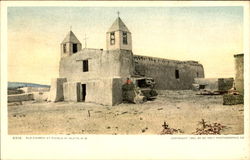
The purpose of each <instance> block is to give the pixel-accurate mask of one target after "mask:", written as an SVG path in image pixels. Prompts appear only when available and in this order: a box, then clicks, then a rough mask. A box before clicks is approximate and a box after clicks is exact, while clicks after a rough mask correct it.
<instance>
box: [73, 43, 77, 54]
mask: <svg viewBox="0 0 250 160" xmlns="http://www.w3.org/2000/svg"><path fill="white" fill-rule="evenodd" d="M76 52H77V44H76V43H73V53H76Z"/></svg>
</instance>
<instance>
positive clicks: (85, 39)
mask: <svg viewBox="0 0 250 160" xmlns="http://www.w3.org/2000/svg"><path fill="white" fill-rule="evenodd" d="M87 39H88V37H86V34H85V36H84V39H83V40H84V42H85V48H87Z"/></svg>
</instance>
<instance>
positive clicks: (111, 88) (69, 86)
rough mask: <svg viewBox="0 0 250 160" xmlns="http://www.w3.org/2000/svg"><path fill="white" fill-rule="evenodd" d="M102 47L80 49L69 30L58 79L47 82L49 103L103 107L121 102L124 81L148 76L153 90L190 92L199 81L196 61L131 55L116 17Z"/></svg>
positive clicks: (126, 31)
mask: <svg viewBox="0 0 250 160" xmlns="http://www.w3.org/2000/svg"><path fill="white" fill-rule="evenodd" d="M106 47H107V50H103V49H89V48H83V49H82V44H81V42H80V41H79V40H78V39H77V37H76V36H75V34H74V33H73V32H72V31H70V32H69V33H68V34H67V36H66V37H65V39H64V40H63V42H62V43H61V59H60V68H59V78H57V79H53V80H52V83H51V91H50V100H51V101H62V100H64V101H75V102H79V101H85V102H94V103H98V104H103V105H116V104H119V103H121V102H122V85H123V84H124V82H125V80H126V79H127V78H133V77H144V76H145V77H151V78H154V80H155V82H156V89H170V90H183V89H191V88H192V83H193V81H194V78H197V77H198V78H203V77H204V69H203V66H202V65H201V64H199V63H198V62H196V61H175V60H168V59H162V58H153V57H147V56H139V55H134V54H133V52H132V34H131V32H130V31H129V29H128V28H127V26H126V25H125V24H124V22H123V21H122V20H121V18H120V17H119V16H118V18H117V19H116V20H115V21H114V23H113V24H112V26H111V27H110V28H109V30H108V31H107V32H106Z"/></svg>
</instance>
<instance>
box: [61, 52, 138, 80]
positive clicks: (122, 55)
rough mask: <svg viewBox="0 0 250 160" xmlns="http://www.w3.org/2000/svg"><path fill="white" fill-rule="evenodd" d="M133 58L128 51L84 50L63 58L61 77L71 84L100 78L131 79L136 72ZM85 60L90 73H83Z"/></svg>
mask: <svg viewBox="0 0 250 160" xmlns="http://www.w3.org/2000/svg"><path fill="white" fill-rule="evenodd" d="M132 57H133V54H132V52H131V51H127V50H114V51H103V50H100V49H83V50H82V51H80V52H78V53H76V54H73V55H71V56H69V57H65V58H61V60H60V68H59V76H60V77H61V78H64V77H65V78H67V81H69V82H79V81H80V82H81V81H86V80H95V79H99V78H100V77H129V76H130V75H131V74H132V73H133V70H134V69H133V63H132V61H133V58H132ZM83 60H88V63H89V67H88V68H89V71H88V72H83Z"/></svg>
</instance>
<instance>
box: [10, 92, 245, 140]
mask: <svg viewBox="0 0 250 160" xmlns="http://www.w3.org/2000/svg"><path fill="white" fill-rule="evenodd" d="M243 113H244V109H243V105H231V106H224V105H222V96H221V95H213V96H202V95H196V93H195V92H194V91H161V92H159V95H158V97H157V99H155V100H153V101H147V102H145V103H143V104H125V103H122V104H120V105H117V106H103V105H99V104H93V103H84V102H81V103H69V102H58V103H51V102H23V103H22V104H20V103H9V105H8V121H9V124H8V128H9V134H12V135H18V134H20V135H22V134H25V135H27V134H29V135H31V134H36V135H39V134H43V135H44V134H64V135H69V134H113V135H115V134H131V135H134V134H160V133H161V131H162V130H163V127H162V125H163V123H164V121H165V122H166V123H167V124H168V125H169V127H170V128H175V129H181V130H182V131H183V133H177V134H193V133H194V132H195V131H196V128H198V127H200V124H199V123H198V122H199V121H201V119H204V120H205V121H207V122H208V123H214V122H217V123H221V124H222V125H224V126H226V128H225V129H223V130H222V132H221V134H243V131H244V128H243V127H244V121H243V120H244V116H243Z"/></svg>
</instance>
